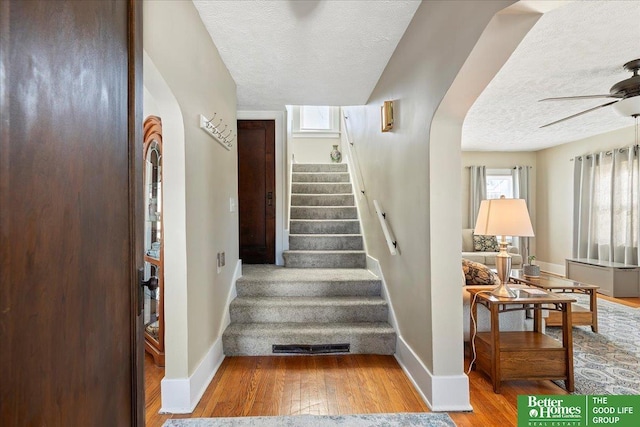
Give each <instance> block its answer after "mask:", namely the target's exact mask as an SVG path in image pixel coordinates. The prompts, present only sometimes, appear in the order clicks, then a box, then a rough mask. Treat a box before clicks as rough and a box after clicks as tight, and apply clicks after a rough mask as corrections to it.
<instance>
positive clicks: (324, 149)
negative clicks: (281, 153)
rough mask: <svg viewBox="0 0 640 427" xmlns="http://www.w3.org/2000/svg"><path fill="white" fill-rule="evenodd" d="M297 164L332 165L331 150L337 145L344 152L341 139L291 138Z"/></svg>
mask: <svg viewBox="0 0 640 427" xmlns="http://www.w3.org/2000/svg"><path fill="white" fill-rule="evenodd" d="M291 142H292V145H293V154H294V155H295V157H296V163H331V156H330V153H331V150H333V146H334V145H337V146H338V150H340V151H342V148H341V140H340V138H300V137H293V138H291Z"/></svg>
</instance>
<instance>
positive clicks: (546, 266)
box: [536, 261, 567, 276]
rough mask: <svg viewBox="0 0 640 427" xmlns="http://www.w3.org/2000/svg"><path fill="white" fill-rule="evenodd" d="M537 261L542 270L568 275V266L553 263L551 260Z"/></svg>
mask: <svg viewBox="0 0 640 427" xmlns="http://www.w3.org/2000/svg"><path fill="white" fill-rule="evenodd" d="M536 262H537V264H538V265H539V266H540V270H542V271H547V272H549V273H553V274H558V275H560V276H566V274H567V271H566V270H567V269H566V266H564V265H560V264H551V263H550V262H541V261H536Z"/></svg>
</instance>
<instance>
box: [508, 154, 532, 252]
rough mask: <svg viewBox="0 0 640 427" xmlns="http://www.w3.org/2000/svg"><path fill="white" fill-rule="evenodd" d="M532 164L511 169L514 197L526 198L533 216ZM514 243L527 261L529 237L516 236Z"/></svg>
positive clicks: (528, 208)
mask: <svg viewBox="0 0 640 427" xmlns="http://www.w3.org/2000/svg"><path fill="white" fill-rule="evenodd" d="M530 169H531V166H515V167H514V168H513V170H512V171H511V175H512V177H513V198H514V199H524V200H525V203H526V204H527V210H528V211H529V216H531V200H530V199H531V187H530V185H531V184H530V178H529V172H530ZM514 244H515V246H517V247H518V248H520V253H521V254H522V258H523V260H524V261H525V262H527V257H528V256H529V245H530V238H529V237H514Z"/></svg>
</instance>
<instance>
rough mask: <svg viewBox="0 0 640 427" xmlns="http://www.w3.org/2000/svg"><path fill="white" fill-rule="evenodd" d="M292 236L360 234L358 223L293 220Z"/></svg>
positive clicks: (290, 231) (290, 230) (290, 229)
mask: <svg viewBox="0 0 640 427" xmlns="http://www.w3.org/2000/svg"><path fill="white" fill-rule="evenodd" d="M289 233H290V234H360V222H358V221H295V220H291V225H290V227H289Z"/></svg>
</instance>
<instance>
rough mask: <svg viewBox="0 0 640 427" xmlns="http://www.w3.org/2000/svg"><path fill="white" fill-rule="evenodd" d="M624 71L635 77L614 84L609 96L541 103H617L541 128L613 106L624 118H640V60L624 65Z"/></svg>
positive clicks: (586, 96) (552, 99) (594, 108)
mask: <svg viewBox="0 0 640 427" xmlns="http://www.w3.org/2000/svg"><path fill="white" fill-rule="evenodd" d="M623 67H624V69H625V70H627V71H629V72H631V73H633V76H631V77H629V78H628V79H624V80H622V81H619V82H618V83H616V84H614V85H613V86H612V87H611V89H610V90H609V94H608V95H582V96H562V97H559V98H545V99H541V100H540V101H563V100H567V99H592V98H616V100H615V101H611V102H607V103H605V104H602V105H598V106H597V107H593V108H589V109H588V110H584V111H582V112H580V113H576V114H572V115H571V116H569V117H565V118H563V119H560V120H556V121H555V122H551V123H547V124H546V125H543V126H540V127H541V128H545V127H547V126H551V125H555V124H556V123H560V122H564V121H565V120H569V119H573V118H574V117H578V116H581V115H583V114H586V113H589V112H591V111H595V110H599V109H600V108H604V107H608V106H609V105H613V108H614V109H615V110H616V112H618V113H619V114H621V115H623V116H631V117H638V116H640V75H638V73H639V72H640V59H634V60H633V61H629V62H627V63H626V64H624V66H623Z"/></svg>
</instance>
